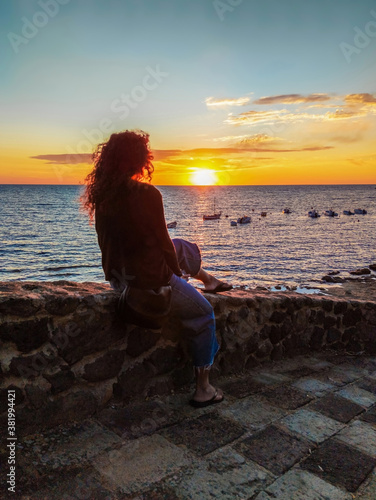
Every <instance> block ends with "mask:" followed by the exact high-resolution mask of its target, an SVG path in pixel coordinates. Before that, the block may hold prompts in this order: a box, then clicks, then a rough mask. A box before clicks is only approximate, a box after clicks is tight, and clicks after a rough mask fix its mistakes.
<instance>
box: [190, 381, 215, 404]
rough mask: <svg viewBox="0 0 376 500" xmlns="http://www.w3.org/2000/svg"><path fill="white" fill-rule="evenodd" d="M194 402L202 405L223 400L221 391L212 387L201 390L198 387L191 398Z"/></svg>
mask: <svg viewBox="0 0 376 500" xmlns="http://www.w3.org/2000/svg"><path fill="white" fill-rule="evenodd" d="M192 399H193V400H194V401H197V402H199V403H202V402H204V401H211V400H213V401H222V399H223V391H222V390H221V389H216V388H215V387H213V386H212V385H210V384H209V385H208V387H206V388H205V389H201V388H200V387H197V388H196V390H195V392H194V394H193V398H192Z"/></svg>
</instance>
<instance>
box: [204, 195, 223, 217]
mask: <svg viewBox="0 0 376 500" xmlns="http://www.w3.org/2000/svg"><path fill="white" fill-rule="evenodd" d="M221 215H222V212H216V211H215V198H214V210H213V213H212V214H211V215H206V214H204V215H203V216H202V219H203V220H218V219H220V218H221Z"/></svg>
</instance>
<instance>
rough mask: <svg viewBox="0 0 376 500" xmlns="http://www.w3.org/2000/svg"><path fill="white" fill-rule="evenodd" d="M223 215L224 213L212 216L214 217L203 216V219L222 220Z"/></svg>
mask: <svg viewBox="0 0 376 500" xmlns="http://www.w3.org/2000/svg"><path fill="white" fill-rule="evenodd" d="M221 215H222V212H219V213H218V214H212V215H203V216H202V219H203V220H217V219H220V218H221Z"/></svg>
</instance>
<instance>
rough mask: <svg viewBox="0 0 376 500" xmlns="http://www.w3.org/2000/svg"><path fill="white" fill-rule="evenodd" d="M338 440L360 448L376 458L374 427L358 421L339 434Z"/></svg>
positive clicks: (375, 431)
mask: <svg viewBox="0 0 376 500" xmlns="http://www.w3.org/2000/svg"><path fill="white" fill-rule="evenodd" d="M337 439H340V440H341V441H344V442H345V443H347V444H351V445H352V446H355V448H359V450H361V451H364V453H366V454H367V455H370V456H371V457H374V458H376V430H375V429H374V428H373V427H372V425H370V424H367V423H365V422H360V421H359V420H356V421H355V422H353V423H352V424H350V425H349V426H348V427H346V428H345V429H342V430H341V432H339V433H338V434H337Z"/></svg>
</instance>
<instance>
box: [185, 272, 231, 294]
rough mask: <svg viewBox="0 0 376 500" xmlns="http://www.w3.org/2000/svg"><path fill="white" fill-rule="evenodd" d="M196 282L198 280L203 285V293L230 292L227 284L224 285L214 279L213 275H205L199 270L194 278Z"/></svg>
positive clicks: (205, 273) (229, 286)
mask: <svg viewBox="0 0 376 500" xmlns="http://www.w3.org/2000/svg"><path fill="white" fill-rule="evenodd" d="M194 278H195V279H196V280H200V281H202V282H203V284H204V285H205V291H206V292H217V291H223V292H225V291H226V290H231V288H232V286H231V285H229V284H228V283H224V282H223V281H221V280H219V279H217V278H215V277H214V276H213V275H211V274H209V273H207V272H206V271H204V269H202V267H201V268H200V270H199V272H198V273H197V274H196V276H194Z"/></svg>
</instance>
